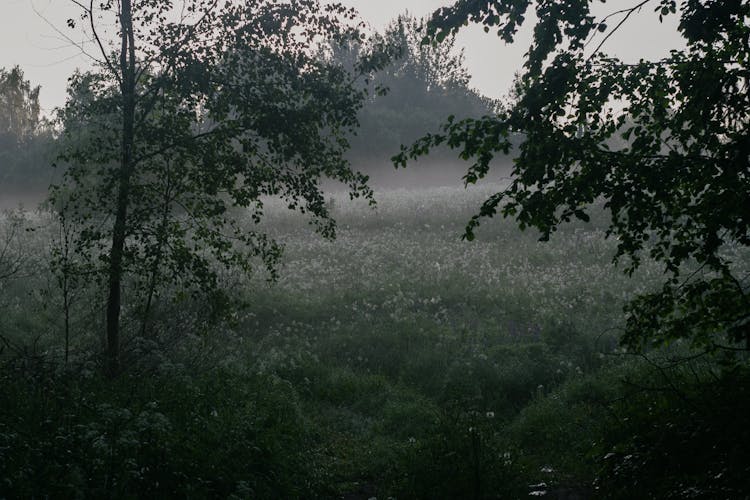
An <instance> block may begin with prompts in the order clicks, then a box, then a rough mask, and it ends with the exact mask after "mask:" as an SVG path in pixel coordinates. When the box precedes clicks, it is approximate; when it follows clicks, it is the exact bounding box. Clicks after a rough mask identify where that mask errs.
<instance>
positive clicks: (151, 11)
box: [53, 0, 377, 376]
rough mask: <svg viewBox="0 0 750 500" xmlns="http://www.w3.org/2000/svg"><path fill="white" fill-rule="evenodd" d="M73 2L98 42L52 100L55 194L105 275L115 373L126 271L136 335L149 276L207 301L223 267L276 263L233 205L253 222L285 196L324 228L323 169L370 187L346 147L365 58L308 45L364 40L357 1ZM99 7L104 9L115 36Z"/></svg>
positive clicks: (80, 247)
mask: <svg viewBox="0 0 750 500" xmlns="http://www.w3.org/2000/svg"><path fill="white" fill-rule="evenodd" d="M71 1H73V2H74V3H75V4H76V5H78V6H79V7H80V8H81V19H82V20H83V21H85V24H86V26H87V28H86V30H87V33H88V34H89V35H90V36H91V39H92V41H93V42H94V43H95V45H96V46H97V47H99V49H100V52H101V54H100V58H99V67H98V69H97V71H95V72H90V73H85V74H76V75H74V76H73V77H72V79H71V81H70V99H69V100H68V102H67V105H66V106H65V108H64V109H63V110H62V111H61V113H60V121H61V123H62V125H63V127H64V130H65V134H64V141H65V147H66V149H65V152H64V154H63V155H62V156H61V161H63V162H65V163H66V164H67V165H68V170H67V173H66V177H65V181H64V183H63V184H62V185H61V186H59V187H58V188H56V189H55V191H54V193H53V202H54V204H55V206H57V207H58V210H64V211H66V212H67V214H68V217H67V220H68V222H69V223H71V224H73V225H75V226H76V227H79V228H81V230H80V233H79V234H78V236H77V238H76V241H75V245H76V251H77V253H78V254H79V255H83V256H85V257H86V258H87V259H88V261H89V262H90V263H91V265H92V266H97V267H95V271H96V274H97V275H98V276H99V277H100V278H101V280H102V282H103V284H104V285H105V287H106V297H107V300H106V345H107V353H106V365H107V371H108V373H109V374H110V375H113V376H114V375H116V374H117V373H118V371H119V370H120V366H119V365H120V336H121V309H122V304H123V297H122V291H123V286H125V284H126V283H129V282H128V281H127V280H130V282H132V285H133V286H134V287H135V289H136V290H137V291H138V294H137V295H136V297H138V298H139V302H140V303H139V304H136V303H133V302H137V301H133V300H132V299H131V303H129V305H130V307H129V309H131V310H136V311H137V313H138V318H139V320H140V324H141V327H140V329H141V332H142V333H145V332H146V330H147V329H148V318H149V311H150V308H151V306H152V303H153V300H154V298H155V296H156V295H157V294H158V293H159V288H160V285H161V284H164V283H172V284H175V285H177V286H178V287H179V288H180V289H181V290H182V292H180V293H187V294H203V295H205V296H206V297H208V298H209V299H211V300H210V301H209V305H211V306H213V307H214V309H217V310H218V309H220V308H221V307H222V306H225V305H226V304H227V302H228V296H227V294H226V293H224V292H223V291H222V290H221V288H220V283H219V269H220V268H226V269H236V268H239V269H240V270H242V271H246V272H250V271H251V270H252V261H253V259H254V258H256V257H257V258H260V259H261V260H262V261H263V262H264V263H265V265H266V266H267V267H268V269H269V270H270V271H271V272H272V273H273V272H274V265H275V263H276V261H277V259H278V257H279V253H280V247H279V245H278V244H277V243H276V242H274V241H273V240H271V239H270V238H268V237H267V236H266V235H265V234H264V233H263V232H262V231H260V230H258V229H257V228H256V227H254V226H253V224H246V223H245V221H244V220H243V219H244V218H245V217H242V218H236V217H234V216H233V215H232V213H231V211H230V208H231V207H233V206H236V207H241V208H244V209H247V212H246V214H247V218H248V219H252V221H254V222H255V223H257V222H259V221H260V219H261V217H262V215H263V198H262V197H263V196H281V197H283V198H284V199H286V200H287V202H288V205H289V208H290V209H298V210H301V211H302V212H307V213H309V214H311V216H312V220H313V222H314V223H315V224H316V227H317V229H318V230H319V231H320V232H321V233H322V234H323V235H325V236H328V237H332V236H333V235H334V231H335V224H334V221H333V220H332V219H331V218H330V217H329V214H328V212H327V210H326V204H325V199H324V196H323V194H322V193H321V191H320V188H319V181H320V178H321V177H322V176H327V177H331V178H334V179H337V180H339V181H341V182H343V183H345V184H346V185H348V186H349V187H350V189H351V196H353V197H355V196H365V197H368V198H371V195H372V193H371V191H370V189H369V188H368V187H367V186H366V180H367V178H366V177H365V176H363V175H361V174H358V173H356V172H353V171H352V170H351V169H350V168H349V165H348V163H347V162H346V160H345V159H344V158H343V153H344V151H345V150H346V148H347V142H346V140H345V134H347V133H349V132H350V131H351V129H352V128H353V127H355V126H356V124H357V120H356V112H357V110H358V109H359V107H360V106H361V104H362V101H363V99H364V97H365V92H364V91H363V89H362V88H361V86H360V85H359V84H358V81H359V80H358V76H359V75H362V74H367V73H369V72H370V71H371V70H372V69H373V68H374V67H375V66H376V65H377V63H372V64H370V63H369V61H365V60H363V61H361V63H360V64H358V65H357V67H356V70H357V72H358V74H359V75H352V74H351V73H349V72H346V71H344V70H342V68H340V67H338V66H335V65H332V64H330V63H328V62H326V61H325V60H323V59H321V58H320V57H317V44H318V43H320V42H321V41H326V40H339V41H340V42H341V43H343V42H344V41H345V40H349V39H357V40H361V39H362V35H361V34H360V32H359V31H358V28H357V25H356V24H354V21H353V20H354V18H355V14H354V12H353V11H351V10H348V9H345V8H343V7H341V6H340V5H337V4H330V5H325V6H323V5H320V4H319V2H318V1H317V0H289V1H283V0H269V1H263V2H261V1H253V2H240V3H239V4H235V3H232V2H220V1H218V0H184V1H182V2H181V3H180V5H179V7H180V8H179V9H178V8H177V6H176V5H173V2H163V1H158V0H141V1H133V0H122V1H121V2H118V3H115V2H112V1H108V2H101V3H98V4H97V5H95V3H94V2H88V3H83V2H80V1H77V0H71ZM104 16H113V18H114V19H115V20H116V27H117V30H116V34H115V35H113V36H112V35H110V36H112V39H113V42H112V43H111V44H108V42H107V40H108V38H107V36H108V35H107V33H106V32H105V31H104V30H105V29H106V25H105V24H102V21H101V19H102V18H103V17H104ZM77 23H78V20H76V19H71V20H69V21H68V24H69V25H70V26H71V27H75V26H76V25H77ZM103 26H104V27H103ZM372 61H377V58H373V59H372ZM97 263H100V264H97Z"/></svg>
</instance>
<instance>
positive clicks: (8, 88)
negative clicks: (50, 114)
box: [0, 66, 39, 145]
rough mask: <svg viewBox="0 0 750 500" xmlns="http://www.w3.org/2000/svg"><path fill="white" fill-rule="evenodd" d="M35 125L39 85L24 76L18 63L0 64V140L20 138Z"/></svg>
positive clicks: (0, 141)
mask: <svg viewBox="0 0 750 500" xmlns="http://www.w3.org/2000/svg"><path fill="white" fill-rule="evenodd" d="M38 125H39V87H38V86H37V87H32V86H31V83H30V82H29V81H28V80H25V79H24V75H23V71H22V70H21V68H20V67H19V66H15V67H13V68H12V69H11V70H10V71H7V70H6V69H5V68H0V144H2V145H6V144H8V143H10V142H23V141H25V140H26V139H27V138H29V137H30V136H32V135H33V134H34V132H35V131H36V128H37V126H38Z"/></svg>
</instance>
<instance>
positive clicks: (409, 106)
mask: <svg viewBox="0 0 750 500" xmlns="http://www.w3.org/2000/svg"><path fill="white" fill-rule="evenodd" d="M425 22H426V21H425V20H420V19H417V18H415V17H413V16H411V15H410V14H408V13H405V14H402V15H400V16H398V17H397V18H396V19H394V20H393V21H392V22H391V23H390V24H389V25H388V26H386V28H385V30H384V32H383V33H382V34H378V35H376V36H375V37H374V40H373V42H376V43H379V44H380V45H382V46H383V47H385V49H386V51H387V52H388V53H389V54H391V59H392V60H391V62H390V63H389V64H387V65H386V66H385V67H384V68H383V70H382V71H379V72H377V73H376V74H375V75H373V78H372V82H371V86H372V87H373V88H376V87H377V88H381V89H384V90H385V92H383V93H381V94H379V95H378V94H376V93H373V96H372V97H371V98H370V99H368V101H367V102H366V103H365V105H364V106H363V108H362V110H361V111H360V113H359V121H360V127H359V129H358V130H357V135H356V136H355V137H353V138H352V139H351V141H350V142H351V146H352V151H351V156H352V157H353V158H354V159H356V160H365V161H372V160H382V161H384V162H387V160H388V158H390V156H392V155H393V154H394V153H395V152H397V151H398V150H399V148H400V146H401V145H402V144H404V143H409V142H411V141H413V140H416V139H417V138H419V137H420V136H421V134H422V133H424V131H425V130H429V129H431V128H434V127H437V126H438V125H440V123H441V122H442V121H443V119H444V118H445V116H446V115H447V114H455V115H458V116H461V117H469V116H474V115H481V114H486V113H492V112H494V111H495V108H496V107H497V103H496V102H494V101H492V100H491V99H488V98H486V97H484V96H482V95H480V94H479V93H477V92H476V91H475V90H474V89H472V88H471V87H470V86H469V73H468V69H467V68H466V64H465V61H464V54H463V51H462V50H458V49H457V47H456V44H455V37H449V38H448V39H446V40H445V41H444V42H443V43H441V44H422V43H421V42H422V37H423V31H422V30H423V27H424V24H425ZM361 48H364V47H361V44H352V45H350V46H347V47H339V48H336V50H334V53H333V57H334V59H336V60H339V61H341V62H343V63H344V64H345V65H348V66H352V64H353V63H354V61H356V60H357V58H358V57H359V56H358V54H359V51H360V50H361Z"/></svg>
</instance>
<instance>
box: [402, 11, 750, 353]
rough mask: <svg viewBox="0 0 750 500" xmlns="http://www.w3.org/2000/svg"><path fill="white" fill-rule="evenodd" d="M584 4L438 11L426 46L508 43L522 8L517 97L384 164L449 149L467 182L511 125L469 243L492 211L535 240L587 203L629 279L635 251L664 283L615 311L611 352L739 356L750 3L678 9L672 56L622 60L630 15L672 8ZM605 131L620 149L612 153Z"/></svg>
mask: <svg viewBox="0 0 750 500" xmlns="http://www.w3.org/2000/svg"><path fill="white" fill-rule="evenodd" d="M593 3H594V2H593V1H590V0H573V1H567V2H552V1H545V0H535V1H532V0H520V1H518V0H513V1H511V0H496V1H489V2H476V1H471V0H459V1H458V2H456V3H455V4H454V5H453V6H451V7H445V8H441V9H439V10H437V11H436V12H435V13H434V15H433V17H432V20H431V22H430V24H429V27H428V30H427V34H426V35H427V36H426V39H425V40H426V43H427V42H432V41H441V40H444V39H447V38H448V37H449V36H451V35H452V34H454V33H456V31H457V30H458V29H460V27H461V26H463V25H464V24H465V23H467V22H474V23H480V24H482V25H484V27H485V31H489V30H497V35H498V36H499V37H500V38H501V39H502V40H503V41H504V42H506V43H512V42H513V40H514V37H515V34H516V33H517V31H518V29H519V27H520V26H521V25H522V24H523V23H524V22H526V19H527V18H528V17H530V14H529V10H530V9H532V8H533V9H534V10H535V14H536V19H538V21H537V23H536V25H535V26H534V39H533V44H532V46H531V48H530V49H529V51H528V53H527V55H526V60H525V63H524V69H523V73H522V75H521V85H522V88H523V93H522V95H521V96H520V98H519V99H518V101H517V102H516V103H515V104H514V105H513V106H512V107H511V109H509V110H508V111H507V112H504V113H502V114H501V115H500V116H497V117H485V118H481V119H468V120H463V121H457V120H453V119H449V120H448V122H447V123H446V124H445V126H444V127H443V129H442V131H441V132H440V133H437V134H431V135H427V136H425V137H424V138H422V139H421V140H419V141H417V142H416V143H415V144H414V145H412V146H411V147H410V148H408V149H404V150H403V151H402V153H401V154H400V155H398V156H397V157H395V158H394V161H395V162H396V164H398V165H404V164H405V162H406V161H407V159H408V158H409V157H417V156H420V155H422V154H426V153H427V152H428V151H429V149H430V148H431V147H434V146H435V145H438V144H446V143H447V144H448V145H450V146H451V147H453V148H459V149H460V150H461V156H462V157H463V158H465V159H469V158H473V159H474V163H473V164H472V165H471V166H470V167H469V169H468V172H467V174H466V176H465V180H466V182H467V183H473V182H476V181H477V180H478V179H480V178H482V177H483V176H484V175H485V174H486V173H487V171H488V168H489V162H490V161H491V159H492V158H493V157H494V156H496V155H497V154H507V153H508V152H509V148H510V143H509V141H508V137H509V134H511V133H512V132H513V131H521V132H523V134H524V137H525V139H524V141H523V143H522V144H521V145H520V148H519V150H518V156H517V158H515V167H514V171H513V178H512V181H511V182H510V184H509V186H508V187H507V189H505V190H504V191H503V192H500V193H497V194H495V195H493V196H492V197H490V198H489V199H488V200H486V201H485V202H484V204H483V205H482V207H481V209H480V210H479V213H478V214H477V215H476V216H475V217H473V218H472V219H471V220H470V221H469V223H468V225H467V227H466V232H465V237H466V238H467V239H469V240H471V239H472V238H473V237H474V232H475V230H476V229H477V227H478V226H479V224H480V222H481V221H482V220H483V219H484V218H487V217H493V216H494V215H496V214H498V213H500V214H501V215H503V216H505V217H514V218H515V219H516V220H517V221H518V223H519V225H520V227H521V228H524V227H527V226H533V227H536V228H538V229H539V230H540V231H541V235H542V239H547V238H549V237H550V235H551V234H552V233H553V232H554V231H555V230H556V229H557V227H558V226H559V225H560V224H562V223H564V222H567V221H569V220H570V219H571V218H578V219H582V220H588V219H589V215H588V214H587V210H589V208H590V207H591V206H592V205H594V204H595V203H598V202H599V201H600V200H601V201H603V204H604V207H605V209H606V210H608V212H609V214H610V215H611V218H610V222H609V226H608V229H607V235H608V236H610V237H614V238H616V239H617V252H616V256H615V260H618V259H625V261H626V263H627V265H626V266H625V271H626V272H628V273H632V272H633V271H634V270H635V269H636V268H637V267H638V265H639V263H640V262H641V258H642V257H643V256H644V255H647V256H649V257H650V258H652V259H655V260H656V261H658V262H661V263H662V264H663V265H664V270H665V274H666V281H665V283H664V284H663V287H662V288H661V290H659V291H656V292H652V293H647V294H643V295H641V296H639V297H637V298H636V299H635V300H633V301H632V302H631V303H630V304H629V305H627V306H626V312H627V327H626V331H625V334H624V337H623V339H622V341H623V343H624V344H625V345H626V346H629V347H632V348H637V347H643V346H645V345H649V344H662V343H664V342H669V341H672V340H674V339H680V338H687V339H689V340H690V341H691V343H692V344H693V345H694V346H696V347H699V348H703V349H706V350H716V349H722V348H724V349H727V350H736V349H741V347H740V346H739V344H740V343H741V342H743V341H745V342H746V344H745V347H744V349H748V348H750V300H749V297H748V281H747V280H748V274H746V271H744V270H742V269H741V265H740V264H739V263H737V262H733V257H732V252H733V251H735V250H737V249H743V248H745V249H746V248H747V247H748V245H750V234H748V224H750V167H749V164H748V161H749V160H750V130H748V127H749V125H750V97H748V85H749V84H750V81H749V80H748V77H749V75H748V60H750V42H749V40H750V3H748V2H747V1H741V0H731V1H713V0H711V1H696V0H684V1H683V2H681V4H680V8H679V16H680V23H679V32H680V33H681V34H682V36H683V37H684V41H685V45H686V46H685V48H684V49H676V50H672V51H671V54H670V56H668V57H666V58H664V59H662V60H659V61H644V60H641V61H639V62H637V63H635V64H626V63H623V62H622V61H620V60H618V59H617V58H614V57H610V56H608V55H606V53H605V52H604V50H605V49H606V41H607V39H608V38H609V37H610V36H611V35H612V33H613V32H614V31H616V30H617V29H618V28H619V27H620V26H621V25H622V24H623V23H625V22H626V21H627V20H628V18H629V17H630V16H631V15H632V14H633V13H635V12H637V11H639V10H641V9H651V10H653V11H654V12H655V15H658V16H659V18H660V19H661V18H662V17H663V16H669V15H677V11H678V9H677V2H676V1H675V0H640V1H637V2H636V1H634V2H633V3H632V4H630V5H629V6H627V7H625V8H622V9H621V10H618V11H617V12H614V13H612V14H611V15H609V16H607V17H606V18H604V19H596V18H595V16H593V15H592V13H591V10H590V8H591V4H593ZM616 103H617V104H619V105H620V106H622V108H623V111H622V112H620V113H618V112H616V111H615V110H616V108H617V106H616V105H615V104H616ZM618 136H619V137H621V138H623V139H624V140H625V141H626V143H625V145H624V146H623V147H621V148H620V149H614V148H612V147H610V146H609V144H610V143H612V141H610V139H613V138H618ZM614 142H615V143H616V141H614ZM621 144H622V143H621Z"/></svg>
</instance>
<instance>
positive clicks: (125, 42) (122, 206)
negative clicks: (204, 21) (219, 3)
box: [106, 0, 136, 378]
mask: <svg viewBox="0 0 750 500" xmlns="http://www.w3.org/2000/svg"><path fill="white" fill-rule="evenodd" d="M120 30H121V33H120V36H121V39H122V48H121V51H120V76H121V83H120V90H121V94H122V156H121V160H120V172H119V186H118V192H117V206H116V212H115V222H114V227H113V231H112V248H111V250H110V254H109V269H108V272H109V296H108V298H107V327H106V328H107V360H106V362H107V375H108V376H109V377H111V378H114V377H116V376H117V374H118V373H119V371H120V303H121V289H122V274H123V270H122V257H123V252H124V249H125V239H126V237H127V215H128V204H129V194H130V177H131V174H132V171H133V145H134V136H135V134H134V123H135V63H136V62H135V46H134V35H133V15H132V4H131V0H122V6H121V11H120Z"/></svg>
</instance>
